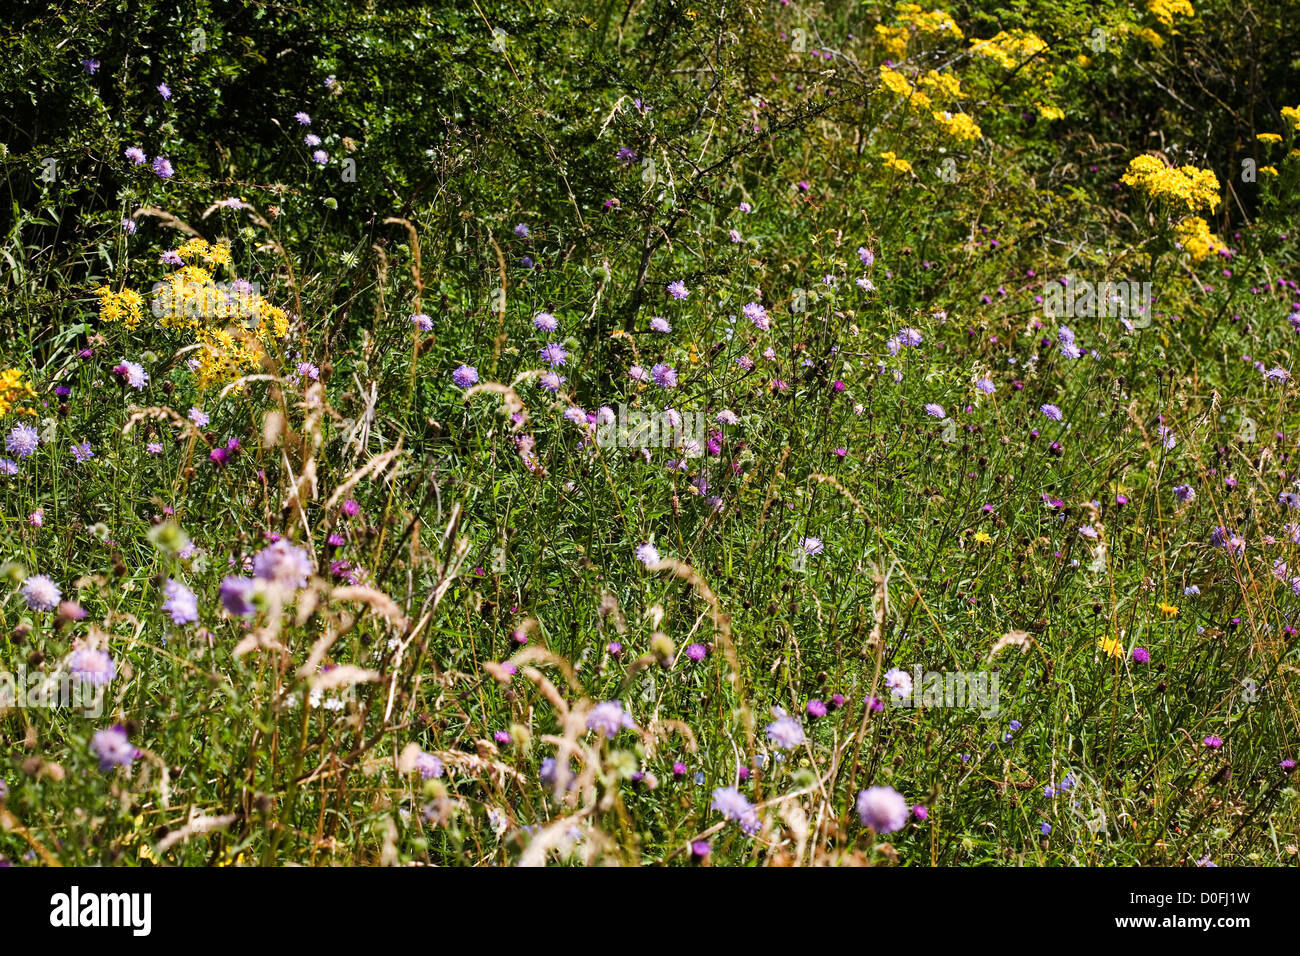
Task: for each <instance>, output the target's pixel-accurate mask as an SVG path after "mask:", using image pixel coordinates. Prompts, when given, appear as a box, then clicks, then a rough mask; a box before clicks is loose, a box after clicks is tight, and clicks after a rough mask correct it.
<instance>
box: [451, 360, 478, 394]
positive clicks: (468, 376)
mask: <svg viewBox="0 0 1300 956" xmlns="http://www.w3.org/2000/svg"><path fill="white" fill-rule="evenodd" d="M451 380H452V381H453V382H455V383H456V384H457V385H458V386H460V387H461V388H469V387H470V386H471V385H473V384H474V383H475V382H477V381H478V369H476V368H475V367H474V366H472V365H462V366H460V367H459V368H458V369H456V371H454V372H452V373H451Z"/></svg>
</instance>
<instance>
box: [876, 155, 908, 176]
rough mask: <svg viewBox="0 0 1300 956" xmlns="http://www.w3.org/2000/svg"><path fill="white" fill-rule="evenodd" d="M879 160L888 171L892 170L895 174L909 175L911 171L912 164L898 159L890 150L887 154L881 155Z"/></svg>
mask: <svg viewBox="0 0 1300 956" xmlns="http://www.w3.org/2000/svg"><path fill="white" fill-rule="evenodd" d="M880 158H881V159H883V160H884V161H885V165H886V166H888V167H889V168H890V169H892V170H894V171H895V172H899V173H910V172H911V171H912V164H911V163H909V162H908V161H907V160H905V159H899V158H898V157H897V156H895V155H894V151H893V150H892V149H891V150H889V151H888V152H885V153H881V154H880Z"/></svg>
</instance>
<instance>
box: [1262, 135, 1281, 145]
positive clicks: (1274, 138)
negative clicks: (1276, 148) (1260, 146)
mask: <svg viewBox="0 0 1300 956" xmlns="http://www.w3.org/2000/svg"><path fill="white" fill-rule="evenodd" d="M1255 139H1257V140H1259V141H1260V142H1261V143H1269V144H1270V145H1271V144H1273V143H1280V142H1282V137H1281V136H1279V135H1277V133H1259V134H1258V135H1256V136H1255Z"/></svg>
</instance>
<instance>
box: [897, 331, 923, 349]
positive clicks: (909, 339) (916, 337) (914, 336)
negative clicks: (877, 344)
mask: <svg viewBox="0 0 1300 956" xmlns="http://www.w3.org/2000/svg"><path fill="white" fill-rule="evenodd" d="M898 341H899V344H901V345H906V346H907V347H908V348H912V349H914V348H916V347H917V346H919V345H920V344H921V341H922V339H921V333H920V332H919V331H917V330H916V329H912V328H907V329H899V330H898Z"/></svg>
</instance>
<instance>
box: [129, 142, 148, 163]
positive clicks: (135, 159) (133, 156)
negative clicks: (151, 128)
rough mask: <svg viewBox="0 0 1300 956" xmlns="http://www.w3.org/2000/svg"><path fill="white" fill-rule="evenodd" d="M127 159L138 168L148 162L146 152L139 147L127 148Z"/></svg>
mask: <svg viewBox="0 0 1300 956" xmlns="http://www.w3.org/2000/svg"><path fill="white" fill-rule="evenodd" d="M125 155H126V158H127V159H129V160H131V162H132V163H134V164H135V165H136V166H143V165H144V164H145V163H146V162H148V160H147V159H146V158H145V155H144V150H142V149H141V148H140V147H139V146H128V147H127V148H126V153H125Z"/></svg>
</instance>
